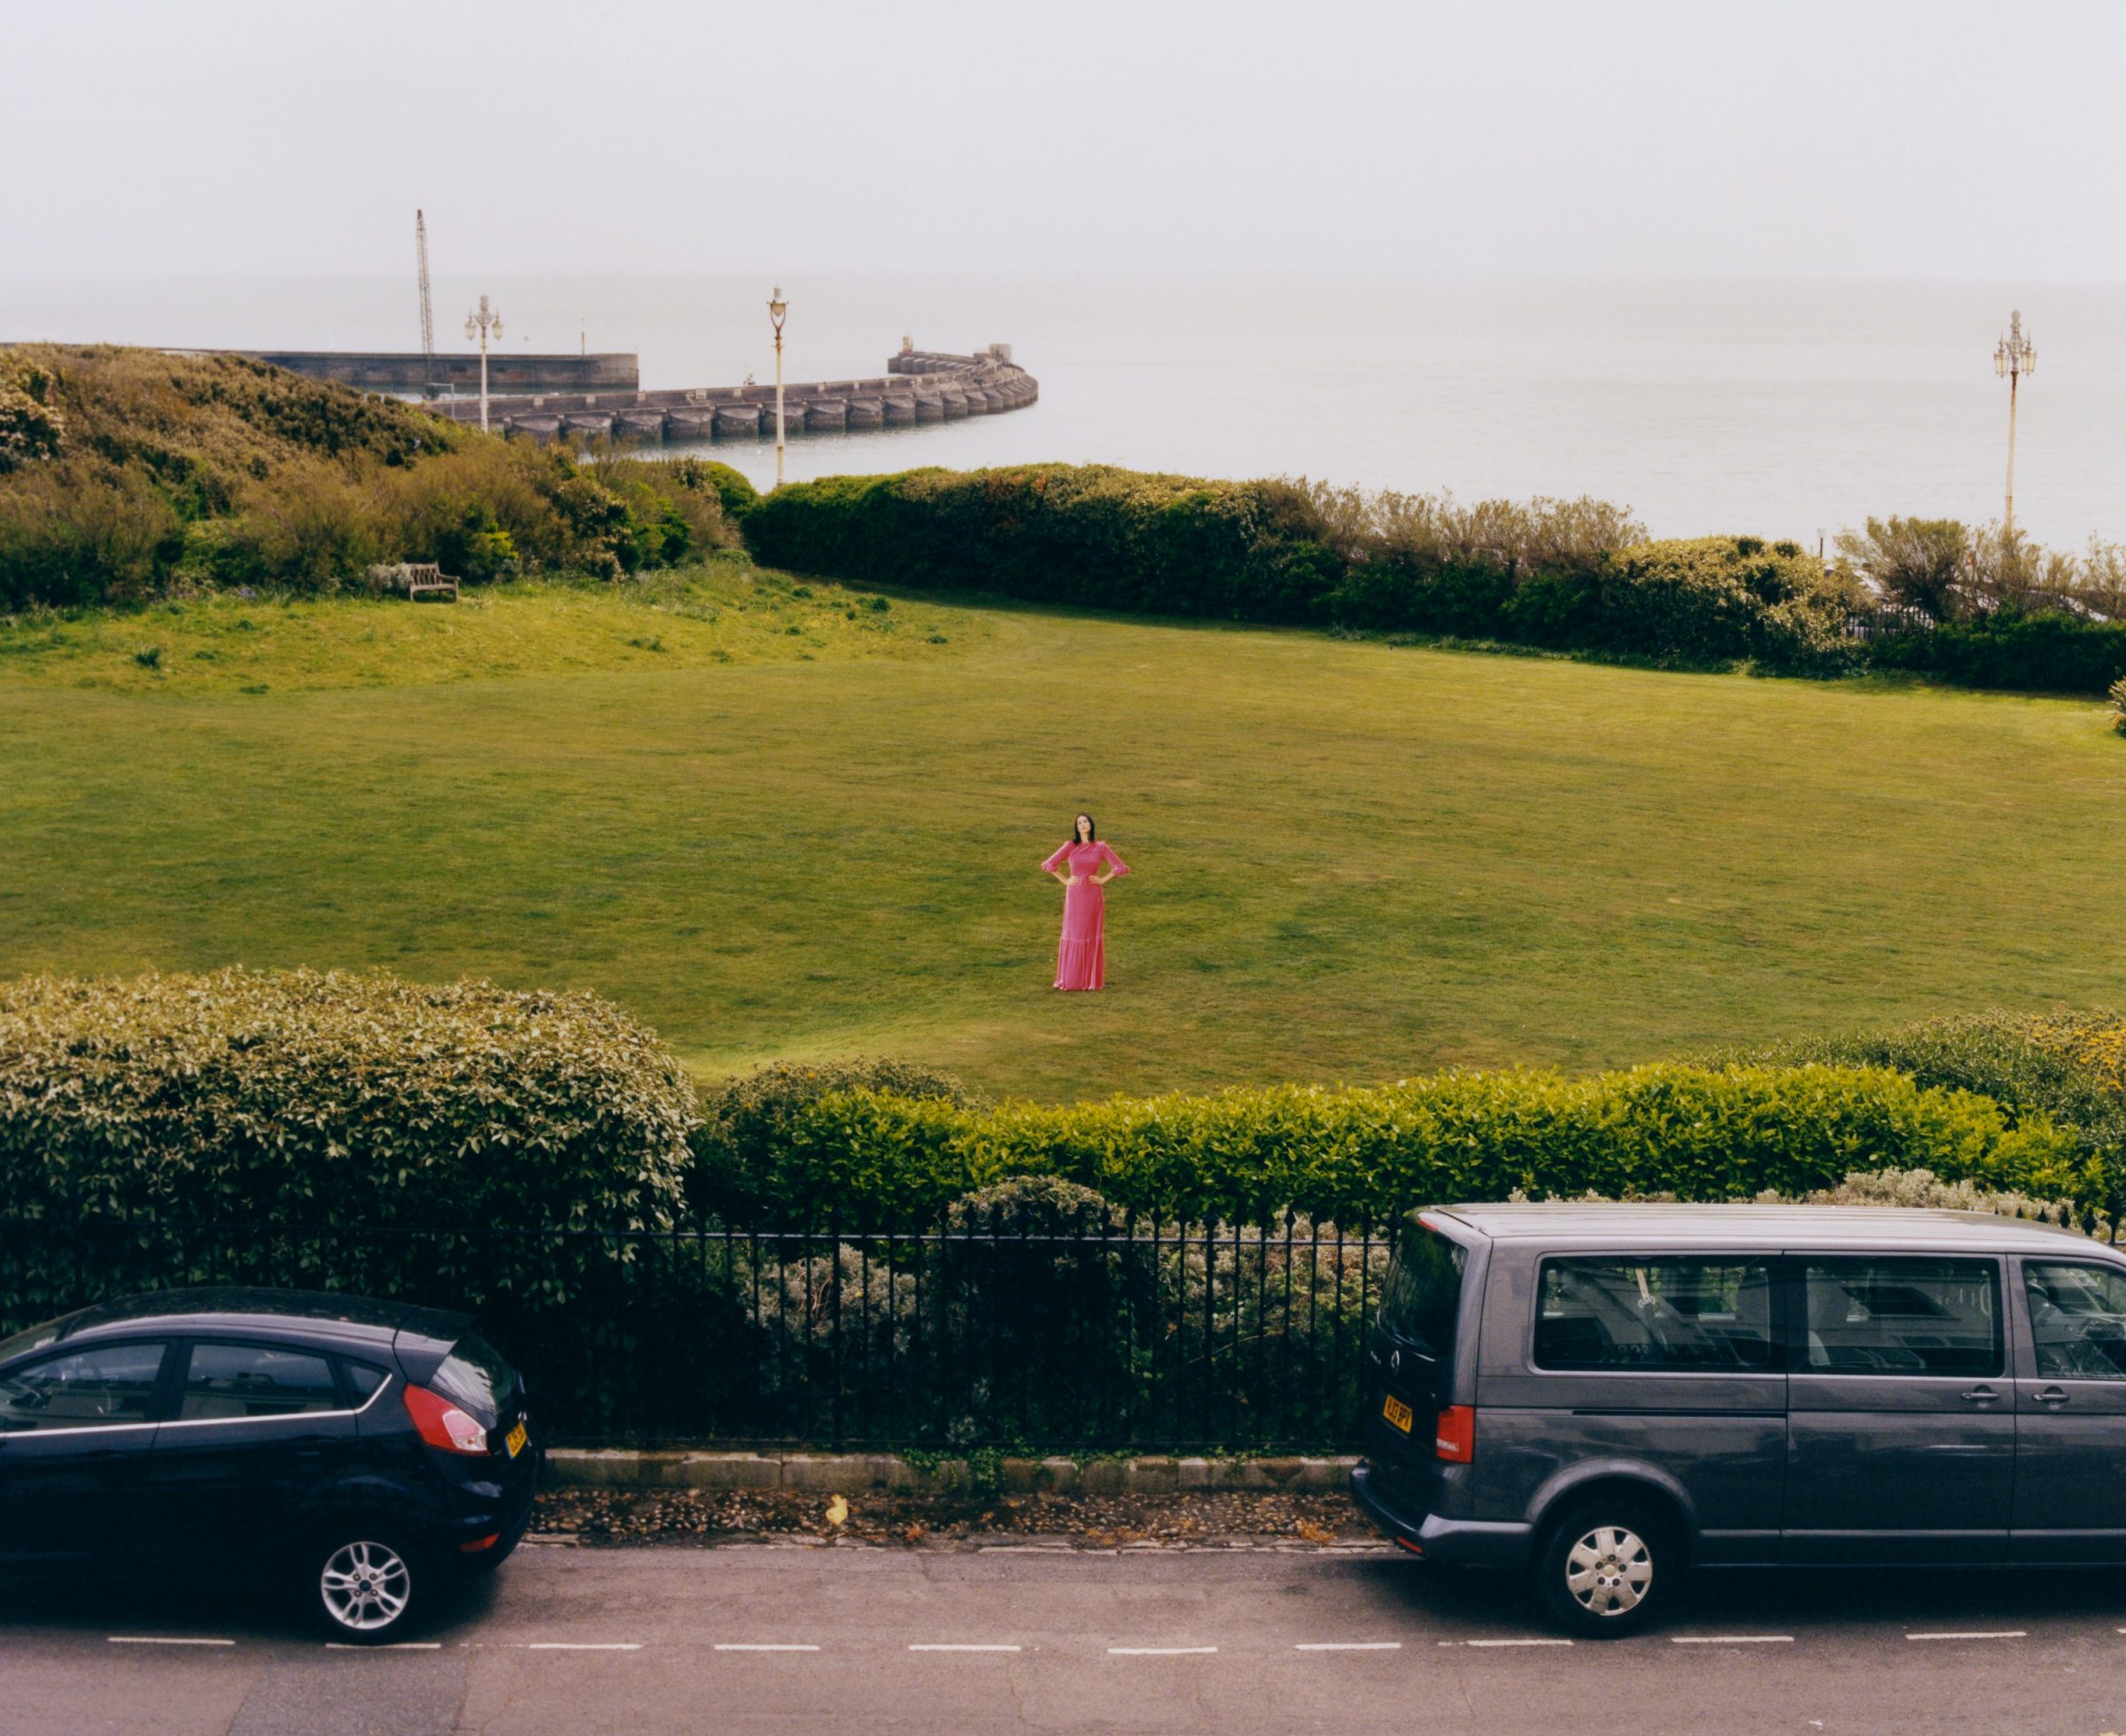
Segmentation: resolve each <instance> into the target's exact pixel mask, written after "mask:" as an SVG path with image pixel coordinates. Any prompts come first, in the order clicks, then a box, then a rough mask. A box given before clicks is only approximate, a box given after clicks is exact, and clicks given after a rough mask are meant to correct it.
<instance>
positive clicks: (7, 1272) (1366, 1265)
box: [0, 1209, 1388, 1451]
mask: <svg viewBox="0 0 2126 1736" xmlns="http://www.w3.org/2000/svg"><path fill="white" fill-rule="evenodd" d="M1387 1258H1388V1242H1387V1240H1386V1238H1385V1232H1383V1231H1382V1230H1381V1229H1379V1228H1377V1227H1375V1226H1371V1225H1368V1224H1360V1225H1357V1226H1355V1227H1351V1226H1346V1227H1338V1226H1336V1225H1333V1224H1329V1223H1322V1222H1315V1221H1308V1220H1307V1219H1303V1218H1300V1217H1298V1216H1296V1215H1287V1216H1286V1217H1284V1218H1283V1219H1281V1220H1279V1221H1276V1222H1275V1223H1273V1224H1263V1225H1253V1226H1241V1225H1228V1224H1220V1223H1216V1222H1211V1223H1204V1222H1185V1223H1176V1222H1171V1221H1159V1220H1154V1219H1149V1218H1138V1217H1135V1216H1129V1215H1123V1214H1119V1213H1117V1214H1113V1215H1112V1216H1108V1215H1102V1214H1098V1213H1076V1214H1073V1213H1049V1214H1043V1213H1030V1212H1026V1211H1019V1212H1013V1213H1002V1212H1000V1213H991V1214H988V1215H987V1216H985V1214H983V1213H981V1212H980V1211H974V1212H966V1211H965V1210H962V1209H956V1211H955V1212H954V1213H953V1214H952V1215H951V1216H950V1217H949V1218H947V1219H943V1220H939V1221H927V1222H921V1223H904V1224H896V1225H891V1226H887V1227H878V1226H872V1225H865V1226H859V1227H854V1228H849V1227H843V1226H841V1225H837V1224H833V1223H829V1224H828V1225H826V1227H825V1228H819V1229H780V1228H752V1227H745V1226H733V1225H729V1224H722V1223H711V1224H703V1225H696V1226H688V1227H684V1228H660V1229H633V1228H631V1229H621V1230H600V1229H578V1228H566V1229H523V1230H517V1229H462V1228H426V1227H405V1226H393V1227H389V1228H377V1227H361V1228H343V1227H330V1228H289V1227H284V1226H273V1225H255V1224H253V1225H230V1224H218V1225H217V1224H177V1223H172V1222H167V1221H158V1222H143V1221H134V1220H122V1219H115V1218H100V1217H97V1216H94V1215H89V1216H81V1215H75V1214H71V1213H68V1214H61V1215H56V1216H53V1217H50V1218H35V1219H24V1218H18V1219H12V1220H0V1333H6V1332H12V1331H13V1330H16V1329H19V1328H21V1327H23V1326H26V1325H28V1324H30V1323H32V1322H33V1321H37V1320H41V1319H45V1318H49V1317H50V1316H51V1315H54V1314H60V1313H63V1312H66V1311H67V1310H69V1309H72V1308H74V1307H79V1306H84V1305H86V1304H88V1303H91V1302H95V1301H98V1300H101V1299H103V1298H107V1297H112V1296H116V1295H121V1294H124V1293H127V1292H128V1291H134V1290H151V1289H162V1288H169V1287H176V1286H185V1285H213V1284H243V1285H269V1286H275V1287H282V1288H298V1289H321V1290H345V1291H351V1292H354V1293H357V1294H365V1295H373V1296H381V1297H387V1298H394V1299H398V1300H402V1301H408V1302H419V1303H423V1304H429V1305H432V1306H445V1307H454V1308H463V1309H467V1310H469V1311H470V1312H473V1313H475V1314H478V1316H479V1317H480V1320H481V1321H482V1324H483V1328H484V1329H485V1330H486V1332H487V1333H488V1335H489V1336H490V1337H493V1339H494V1340H495V1341H496V1342H497V1343H498V1344H499V1345H501V1347H502V1348H503V1349H504V1350H505V1351H506V1352H507V1353H508V1355H509V1356H510V1357H511V1358H512V1359H513V1360H516V1362H517V1363H518V1364H519V1365H520V1366H521V1367H522V1368H524V1371H525V1375H526V1377H527V1379H528V1380H529V1382H530V1383H531V1387H532V1390H533V1391H534V1393H535V1395H536V1397H537V1401H538V1403H539V1406H540V1408H541V1410H542V1411H543V1412H544V1413H545V1414H546V1415H547V1418H548V1419H549V1424H550V1426H551V1427H552V1428H554V1429H555V1430H556V1431H557V1432H558V1433H560V1434H562V1435H563V1436H566V1437H568V1438H575V1439H578V1440H586V1441H589V1440H616V1439H629V1440H635V1441H651V1440H688V1441H720V1442H729V1443H733V1444H760V1445H765V1444H769V1443H783V1444H795V1443H804V1444H811V1445H826V1446H834V1447H850V1446H859V1445H876V1446H881V1447H884V1446H895V1447H922V1448H932V1449H938V1450H946V1451H950V1450H969V1449H975V1448H986V1447H1000V1446H1002V1447H1019V1448H1024V1449H1029V1450H1032V1449H1061V1450H1068V1449H1074V1448H1075V1449H1081V1450H1084V1449H1094V1450H1097V1449H1108V1448H1131V1447H1134V1448H1142V1449H1154V1448H1157V1449H1175V1448H1184V1447H1197V1448H1206V1447H1209V1448H1215V1447H1230V1448H1250V1449H1283V1450H1299V1449H1328V1448H1334V1447H1338V1446H1341V1445H1347V1444H1349V1443H1350V1441H1351V1440H1352V1439H1353V1438H1354V1435H1355V1432H1356V1430H1355V1423H1356V1422H1357V1420H1358V1418H1359V1416H1360V1414H1361V1402H1360V1401H1361V1393H1360V1386H1361V1383H1362V1373H1361V1368H1362V1362H1363V1358H1364V1348H1365V1346H1364V1334H1365V1329H1366V1325H1367V1322H1368V1321H1369V1316H1370V1314H1371V1313H1372V1310H1373V1308H1374V1306H1376V1305H1377V1301H1378V1299H1379V1293H1380V1283H1381V1279H1382V1276H1383V1275H1384V1273H1385V1268H1386V1264H1387Z"/></svg>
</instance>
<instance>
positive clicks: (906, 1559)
mask: <svg viewBox="0 0 2126 1736" xmlns="http://www.w3.org/2000/svg"><path fill="white" fill-rule="evenodd" d="M412 1638H413V1639H415V1640H416V1641H417V1644H416V1645H415V1646H414V1647H407V1648H402V1649H394V1650H385V1651H376V1652H359V1651H343V1650H335V1649H329V1648H327V1647H324V1646H323V1645H322V1644H320V1643H319V1642H318V1641H317V1640H316V1639H314V1638H313V1637H312V1636H311V1635H309V1634H308V1633H307V1632H306V1631H305V1630H304V1629H303V1628H302V1627H301V1626H300V1625H299V1624H295V1623H293V1622H291V1620H290V1618H289V1617H288V1616H287V1614H286V1613H285V1612H284V1611H280V1610H276V1609H274V1608H261V1607H259V1606H258V1605H257V1604H256V1603H255V1602H254V1601H252V1600H245V1599H244V1598H242V1597H240V1596H237V1595H235V1594H225V1595H223V1596H221V1597H217V1598H212V1599H202V1598H201V1597H199V1596H198V1594H197V1593H189V1592H181V1591H178V1590H175V1589H173V1590H170V1591H167V1592H165V1591H162V1590H159V1589H158V1588H154V1587H146V1588H121V1587H117V1586H97V1587H74V1588H66V1589H65V1590H62V1591H58V1592H55V1591H53V1590H52V1589H50V1588H49V1587H31V1586H26V1585H12V1586H9V1587H6V1588H4V1590H0V1731H4V1732H32V1731H35V1732H46V1731H50V1732H69V1736H72V1733H73V1732H94V1731H141V1732H148V1731H152V1732H158V1736H175V1732H244V1736H260V1732H303V1736H335V1733H336V1732H390V1733H391V1736H421V1732H460V1731H478V1732H491V1733H492V1736H534V1732H544V1731H627V1732H656V1731H682V1730H683V1731H690V1732H691V1731H714V1732H726V1731H730V1732H752V1731H789V1730H811V1729H826V1728H830V1727H831V1728H836V1729H843V1730H850V1729H854V1730H875V1729H881V1728H884V1729H896V1730H919V1731H950V1732H958V1731H1020V1730H1028V1729H1033V1730H1112V1731H1123V1730H1128V1731H1162V1732H1179V1731H1216V1732H1250V1731H1277V1732H1287V1731H1331V1730H1334V1731H1346V1730H1354V1729H1358V1728H1361V1727H1364V1726H1376V1727H1387V1726H1390V1725H1393V1726H1395V1727H1399V1728H1401V1729H1405V1730H1415V1731H1442V1732H1445V1731H1454V1732H1463V1731H1513V1732H1525V1731H1533V1730H1574V1731H1578V1730H1598V1731H1631V1732H1634V1733H1635V1736H1637V1733H1640V1732H1662V1731H1703V1730H1707V1729H1716V1728H1717V1729H1718V1730H1719V1731H1720V1732H1722V1736H1736V1733H1737V1732H1754V1731H1799V1732H1809V1731H1825V1732H1857V1731H1926V1732H1936V1731H1946V1730H1952V1729H1954V1730H2002V1731H2008V1730H2013V1731H2017V1732H2053V1731H2058V1732H2088V1736H2095V1732H2107V1731H2108V1732H2116V1731H2122V1730H2126V1576H2120V1575H2107V1576H2095V1575H2091V1576H2060V1575H2055V1576H2047V1577H2034V1576H1991V1577H1989V1576H1963V1577H1959V1576H1953V1575H1905V1576H1888V1575H1872V1574H1871V1575H1866V1576H1849V1577H1841V1578H1837V1579H1835V1580H1832V1581H1829V1582H1824V1581H1805V1580H1802V1579H1799V1578H1784V1577H1763V1576H1750V1577H1717V1578H1716V1577H1705V1578H1703V1579H1701V1580H1698V1581H1695V1582H1694V1583H1693V1585H1692V1588H1691V1595H1690V1597H1689V1598H1688V1600H1686V1602H1685V1604H1684V1606H1683V1607H1682V1608H1680V1609H1679V1610H1678V1611H1676V1612H1675V1616H1674V1619H1673V1620H1672V1623H1671V1624H1670V1625H1669V1626H1668V1627H1667V1628H1665V1629H1664V1630H1663V1631H1660V1632H1659V1633H1657V1634H1652V1635H1649V1636H1648V1637H1646V1638H1643V1639H1633V1640H1624V1641H1617V1642H1611V1643H1591V1642H1587V1641H1582V1642H1580V1643H1579V1644H1576V1645H1567V1644H1563V1643H1562V1642H1559V1641H1558V1640H1557V1639H1556V1638H1555V1637H1554V1636H1553V1635H1551V1634H1549V1633H1548V1632H1547V1631H1545V1630H1544V1629H1543V1628H1541V1627H1540V1625H1539V1624H1536V1623H1535V1622H1534V1621H1533V1620H1532V1618H1531V1616H1530V1614H1529V1611H1528V1609H1527V1607H1526V1606H1525V1603H1524V1602H1523V1601H1522V1600H1521V1597H1520V1594H1519V1593H1518V1592H1517V1588H1515V1587H1514V1586H1513V1585H1511V1584H1510V1583H1509V1582H1504V1581H1499V1580H1487V1579H1483V1578H1476V1577H1457V1576H1454V1575H1450V1574H1446V1573H1442V1572H1440V1571H1439V1569H1429V1570H1428V1569H1426V1568H1424V1566H1423V1565H1421V1564H1419V1563H1416V1562H1408V1561H1407V1560H1402V1559H1397V1558H1393V1557H1387V1556H1383V1555H1380V1554H1371V1553H1369V1554H1339V1553H1337V1552H1333V1551H1322V1552H1309V1553H1305V1554H1288V1553H1282V1552H1271V1551H1257V1552H1247V1553H1239V1552H1228V1551H1219V1550H1204V1551H1198V1552H1186V1553H1177V1552H1172V1551H1151V1550H1145V1551H1125V1552H1123V1553H1121V1554H1087V1553H1077V1552H1070V1553H1063V1552H1051V1551H1046V1550H1024V1549H996V1548H991V1549H983V1550H979V1551H964V1552H963V1551H946V1550H886V1549H875V1550H873V1549H850V1548H846V1547H835V1548H833V1549H800V1548H765V1547H759V1548H756V1547H727V1548H718V1549H700V1548H686V1547H641V1548H626V1549H576V1548H563V1547H552V1546H547V1547H527V1548H526V1549H524V1551H523V1552H521V1553H520V1554H519V1555H518V1556H517V1557H516V1560H515V1561H513V1562H509V1563H508V1565H507V1566H506V1567H505V1568H504V1569H502V1571H501V1573H500V1577H499V1579H498V1581H497V1582H496V1583H495V1584H494V1585H493V1587H492V1588H491V1589H488V1590H485V1591H483V1592H482V1593H479V1594H478V1595H477V1596H475V1597H473V1598H471V1599H470V1600H467V1601H465V1602H462V1603H461V1604H459V1605H456V1606H454V1608H451V1609H450V1610H449V1611H448V1612H447V1614H446V1617H445V1618H444V1619H441V1620H438V1622H437V1623H435V1624H433V1625H432V1626H431V1627H430V1628H429V1629H428V1630H427V1631H424V1632H422V1633H420V1634H418V1635H416V1636H412Z"/></svg>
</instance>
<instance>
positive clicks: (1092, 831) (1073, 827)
mask: <svg viewBox="0 0 2126 1736" xmlns="http://www.w3.org/2000/svg"><path fill="white" fill-rule="evenodd" d="M1080 820H1083V821H1084V822H1085V841H1086V842H1087V843H1089V844H1090V843H1091V842H1092V841H1093V840H1094V839H1096V838H1098V836H1099V835H1100V828H1099V827H1098V825H1095V824H1094V823H1093V818H1092V816H1091V815H1090V814H1074V815H1073V816H1072V817H1071V821H1070V841H1071V842H1072V843H1074V844H1075V843H1076V842H1077V841H1078V822H1079V821H1080Z"/></svg>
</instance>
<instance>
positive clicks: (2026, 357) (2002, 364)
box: [1993, 307, 2037, 533]
mask: <svg viewBox="0 0 2126 1736" xmlns="http://www.w3.org/2000/svg"><path fill="white" fill-rule="evenodd" d="M1993 371H1994V373H1996V374H1998V375H1999V376H2002V377H2003V378H2005V379H2006V381H2007V383H2008V506H2007V514H2006V518H2005V520H2004V521H2003V523H2004V524H2005V527H2006V529H2007V530H2008V531H2010V532H2011V533H2012V532H2013V531H2014V529H2015V388H2016V386H2017V385H2018V384H2021V379H2022V376H2024V375H2025V374H2035V373H2036V372H2037V345H2035V344H2033V343H2031V342H2030V340H2029V338H2027V337H2024V336H2023V335H2022V309H2021V308H2020V307H2018V308H2016V309H2014V310H2013V312H2012V313H2011V314H2009V315H2008V335H2007V336H2006V337H2004V338H2002V339H2001V340H2000V344H1999V346H1998V348H1997V349H1995V351H1994V352H1993Z"/></svg>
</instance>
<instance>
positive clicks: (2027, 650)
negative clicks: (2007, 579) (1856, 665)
mask: <svg viewBox="0 0 2126 1736" xmlns="http://www.w3.org/2000/svg"><path fill="white" fill-rule="evenodd" d="M1868 655H1869V660H1870V661H1871V662H1872V663H1874V664H1875V665H1876V667H1878V668H1881V669H1908V670H1918V671H1919V672H1920V673H1921V674H1925V675H1931V676H1934V677H1936V678H1937V679H1939V680H1944V681H1953V682H1955V683H1957V684H1958V685H1959V686H1966V687H1998V688H2003V689H2006V690H2007V691H2009V692H2012V693H2029V694H2102V693H2105V692H2107V691H2108V690H2109V689H2110V687H2111V686H2112V684H2113V683H2114V682H2115V681H2118V680H2120V679H2122V678H2126V625H2122V624H2119V623H2117V622H2109V621H2090V620H2085V619H2083V617H2082V616H2076V615H2068V614H2064V613H2060V612H2059V611H2055V610H2042V611H2039V612H2037V613H2035V614H2028V615H2026V614H2023V613H2021V611H2019V610H2016V609H2008V608H2003V609H1996V610H1994V611H1993V612H1992V613H1990V614H1988V615H1982V616H1975V617H1974V618H1972V619H1969V620H1963V621H1948V622H1944V623H1943V624H1942V625H1940V626H1938V627H1936V628H1935V629H1934V630H1933V631H1932V632H1916V633H1898V634H1896V635H1894V636H1892V637H1889V638H1884V639H1877V640H1875V641H1874V644H1873V645H1871V646H1870V647H1868Z"/></svg>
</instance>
